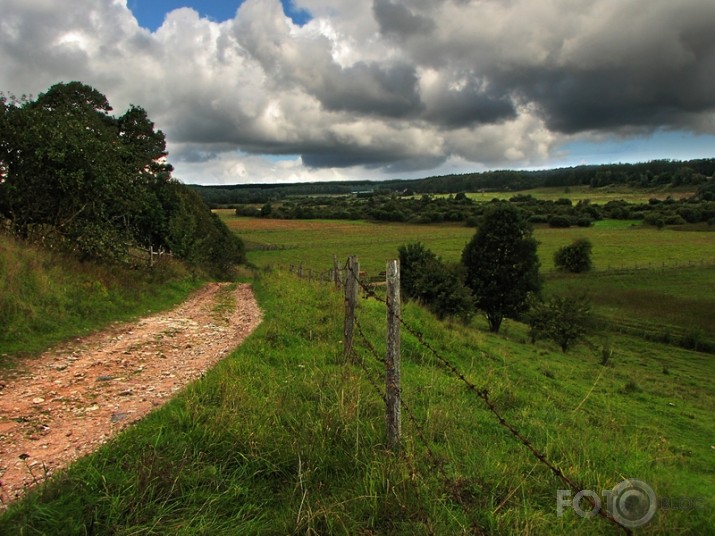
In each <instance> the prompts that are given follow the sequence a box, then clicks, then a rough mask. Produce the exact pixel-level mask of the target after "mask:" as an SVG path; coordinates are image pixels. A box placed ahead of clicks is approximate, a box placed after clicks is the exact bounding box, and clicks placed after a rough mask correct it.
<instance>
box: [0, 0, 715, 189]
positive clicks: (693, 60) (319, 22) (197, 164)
mask: <svg viewBox="0 0 715 536" xmlns="http://www.w3.org/2000/svg"><path fill="white" fill-rule="evenodd" d="M0 13H1V14H2V15H1V16H0V58H2V60H1V61H0V91H4V92H5V94H8V93H9V94H15V95H21V94H32V95H37V94H39V93H41V92H43V91H46V90H47V89H48V88H49V87H50V86H51V85H53V84H55V83H57V82H69V81H72V80H79V81H82V82H84V83H86V84H89V85H91V86H93V87H95V88H96V89H98V90H99V91H100V92H102V93H103V94H105V95H106V96H107V98H108V99H109V102H110V103H111V105H112V106H113V108H114V112H113V113H114V114H116V115H121V114H122V113H123V112H124V111H125V110H126V109H127V108H128V107H129V106H130V105H131V104H134V105H137V106H141V107H143V108H144V109H146V110H147V112H148V114H149V117H150V118H151V119H152V120H153V121H154V123H155V125H156V128H157V129H160V130H162V131H163V132H164V133H165V135H166V139H167V145H168V150H169V161H170V163H171V164H172V165H173V166H174V168H175V171H174V176H175V177H177V178H178V179H180V180H182V181H183V182H186V183H195V184H240V183H261V182H283V183H284V182H305V181H325V180H353V179H372V180H382V179H399V178H419V177H426V176H431V175H443V174H448V173H467V172H475V171H484V170H489V169H538V168H549V167H562V166H573V165H579V164H600V163H610V162H642V161H647V160H653V159H661V158H667V159H676V160H687V159H691V158H713V157H715V32H713V31H712V28H713V26H715V2H713V0H678V1H677V2H674V1H673V0H402V1H397V0H360V1H356V0H282V1H280V0H243V1H239V0H235V1H231V0H204V1H199V0H72V1H71V2H67V1H60V0H0Z"/></svg>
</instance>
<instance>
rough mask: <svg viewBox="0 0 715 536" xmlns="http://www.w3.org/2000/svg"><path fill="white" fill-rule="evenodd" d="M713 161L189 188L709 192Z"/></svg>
mask: <svg viewBox="0 0 715 536" xmlns="http://www.w3.org/2000/svg"><path fill="white" fill-rule="evenodd" d="M713 175H715V158H709V159H700V160H689V161H678V160H653V161H651V162H644V163H638V164H605V165H591V166H576V167H569V168H558V169H549V170H539V171H510V170H500V171H485V172H481V173H466V174H462V175H444V176H438V177H428V178H424V179H415V180H389V181H368V180H365V181H347V182H310V183H297V184H236V185H222V186H198V185H190V187H191V188H193V189H194V190H196V192H198V194H199V195H200V196H201V198H202V199H203V200H204V201H205V202H206V203H207V204H208V205H209V206H211V207H212V208H218V207H232V208H234V207H235V206H236V205H242V204H264V203H268V202H275V201H281V200H285V199H287V198H291V197H296V196H314V195H341V194H342V195H347V194H358V193H361V192H362V193H368V192H369V193H389V192H395V193H400V194H403V195H405V194H407V195H414V194H458V193H460V192H489V191H501V192H503V191H513V192H520V191H525V190H529V189H532V188H541V187H564V188H565V187H569V186H590V187H592V188H599V187H603V186H608V185H626V186H631V187H634V188H656V187H663V186H668V185H669V186H672V187H678V186H691V187H693V188H694V189H698V188H699V189H700V190H702V191H703V194H706V193H707V192H705V191H704V190H707V191H709V192H710V195H712V194H713V193H715V186H713Z"/></svg>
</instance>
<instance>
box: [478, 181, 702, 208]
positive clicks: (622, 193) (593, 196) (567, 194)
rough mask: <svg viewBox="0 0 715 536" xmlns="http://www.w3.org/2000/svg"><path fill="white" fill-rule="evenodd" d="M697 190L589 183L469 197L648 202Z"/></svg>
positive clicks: (482, 193)
mask: <svg viewBox="0 0 715 536" xmlns="http://www.w3.org/2000/svg"><path fill="white" fill-rule="evenodd" d="M694 193H695V191H694V190H693V189H692V188H690V189H689V188H687V187H682V188H671V187H669V186H665V187H661V188H652V189H647V188H645V189H644V188H631V187H629V186H625V185H620V186H619V185H609V186H604V187H601V188H591V187H589V186H569V187H568V188H564V187H543V188H533V189H531V190H522V191H519V192H478V193H469V194H467V196H468V197H470V198H471V199H474V200H475V201H491V200H492V199H494V198H496V199H509V198H511V197H514V196H515V195H531V196H532V197H534V198H536V199H542V200H544V201H556V200H558V199H571V201H573V202H574V203H576V202H578V201H585V200H589V201H590V202H591V203H595V204H599V205H602V204H606V203H608V202H609V201H620V200H624V201H628V202H629V203H647V202H648V201H649V200H650V199H666V198H667V197H669V196H670V197H672V198H673V199H682V198H685V197H690V196H692V195H693V194H694Z"/></svg>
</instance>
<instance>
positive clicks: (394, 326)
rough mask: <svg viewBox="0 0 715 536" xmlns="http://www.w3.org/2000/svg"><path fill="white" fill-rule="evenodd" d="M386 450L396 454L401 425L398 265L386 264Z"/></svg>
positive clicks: (391, 262) (397, 263)
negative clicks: (388, 449) (394, 451)
mask: <svg viewBox="0 0 715 536" xmlns="http://www.w3.org/2000/svg"><path fill="white" fill-rule="evenodd" d="M385 381H386V385H387V396H386V398H387V446H388V448H390V449H391V450H399V448H400V435H401V433H402V423H401V416H400V261H399V260H393V261H388V263H387V356H386V359H385Z"/></svg>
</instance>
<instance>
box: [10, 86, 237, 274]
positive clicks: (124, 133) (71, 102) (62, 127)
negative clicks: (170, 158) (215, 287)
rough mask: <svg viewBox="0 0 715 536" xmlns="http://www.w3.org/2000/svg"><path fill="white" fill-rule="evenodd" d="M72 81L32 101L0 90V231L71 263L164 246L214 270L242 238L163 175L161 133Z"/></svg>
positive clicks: (233, 260)
mask: <svg viewBox="0 0 715 536" xmlns="http://www.w3.org/2000/svg"><path fill="white" fill-rule="evenodd" d="M111 110H112V108H111V107H110V105H109V102H108V101H107V98H106V97H105V96H104V95H102V94H101V93H100V92H99V91H97V90H96V89H94V88H92V87H90V86H87V85H85V84H82V83H80V82H70V83H66V84H65V83H62V84H56V85H54V86H52V87H51V88H50V89H49V90H48V91H47V92H46V93H43V94H40V95H39V96H38V97H37V98H36V99H32V98H28V97H21V98H19V99H18V98H16V97H14V96H6V95H0V227H1V228H3V229H4V230H6V231H7V232H10V233H12V234H13V235H15V236H17V237H19V238H21V239H24V240H29V241H32V242H35V243H41V244H43V245H45V246H47V247H51V248H53V249H64V250H68V251H70V252H72V253H73V254H76V255H77V256H79V257H80V258H81V259H101V260H105V261H121V262H129V259H130V255H131V253H132V251H136V250H137V249H144V250H152V249H153V250H162V249H163V250H168V251H170V252H172V253H173V254H174V256H175V257H178V258H180V259H183V260H184V261H186V262H188V263H189V264H190V265H192V266H196V267H200V268H201V269H204V270H206V271H207V272H208V273H210V274H211V275H214V276H221V277H222V276H226V275H228V274H229V272H230V271H231V269H232V267H233V266H234V265H235V264H237V263H240V262H243V261H244V260H245V256H244V248H243V243H242V242H241V241H240V240H239V239H238V238H237V237H236V236H235V235H234V234H233V233H231V232H230V231H229V230H228V228H227V227H226V226H225V225H224V224H223V223H222V222H221V221H220V220H219V218H218V217H217V216H216V215H214V214H213V213H211V211H210V210H209V209H208V207H207V206H206V204H205V203H204V202H203V201H202V200H201V198H200V197H199V196H198V195H197V193H196V192H195V191H194V190H191V189H190V188H187V187H186V186H184V185H183V184H181V183H179V182H178V181H176V180H175V179H173V178H172V176H171V173H172V166H171V165H170V164H168V163H167V162H166V156H167V153H166V142H165V138H164V134H163V133H162V132H161V131H157V130H155V129H154V124H153V123H152V122H151V121H150V120H149V118H148V116H147V113H146V111H145V110H143V109H142V108H140V107H137V106H131V107H130V108H129V110H127V111H126V112H125V113H124V114H123V115H121V116H119V117H115V116H112V115H110V114H109V112H110V111H111Z"/></svg>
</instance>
